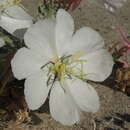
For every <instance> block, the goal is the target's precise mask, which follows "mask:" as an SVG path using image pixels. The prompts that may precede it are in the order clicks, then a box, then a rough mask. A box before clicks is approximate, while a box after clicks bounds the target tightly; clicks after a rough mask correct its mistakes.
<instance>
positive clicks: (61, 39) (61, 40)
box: [56, 9, 74, 52]
mask: <svg viewBox="0 0 130 130" xmlns="http://www.w3.org/2000/svg"><path fill="white" fill-rule="evenodd" d="M73 32H74V21H73V18H72V17H71V15H70V14H69V13H67V12H66V11H65V10H63V9H59V10H58V12H57V15H56V44H57V47H58V51H60V50H61V49H62V48H64V47H63V46H64V44H66V42H68V40H69V39H70V38H71V37H72V34H73ZM61 52H62V51H61Z"/></svg>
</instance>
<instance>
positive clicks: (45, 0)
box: [38, 0, 81, 18]
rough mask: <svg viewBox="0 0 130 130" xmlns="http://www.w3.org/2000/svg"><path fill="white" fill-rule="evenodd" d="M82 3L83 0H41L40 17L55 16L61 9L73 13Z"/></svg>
mask: <svg viewBox="0 0 130 130" xmlns="http://www.w3.org/2000/svg"><path fill="white" fill-rule="evenodd" d="M80 2H81V0H41V2H40V3H39V6H38V17H39V18H48V17H51V16H55V15H56V12H57V11H58V9H59V8H63V9H65V10H69V11H73V10H74V9H76V8H77V7H78V6H79V4H80Z"/></svg>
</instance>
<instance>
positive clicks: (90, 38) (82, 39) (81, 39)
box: [61, 27, 104, 54]
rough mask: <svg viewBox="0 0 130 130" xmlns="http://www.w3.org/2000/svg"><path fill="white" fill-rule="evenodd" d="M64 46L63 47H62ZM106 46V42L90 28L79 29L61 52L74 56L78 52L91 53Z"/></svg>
mask: <svg viewBox="0 0 130 130" xmlns="http://www.w3.org/2000/svg"><path fill="white" fill-rule="evenodd" d="M62 46H63V45H62ZM103 46H104V40H103V38H102V37H101V36H100V34H99V33H98V32H96V31H95V30H93V29H92V28H89V27H83V28H81V29H79V30H78V31H77V32H76V33H75V34H74V36H73V37H72V40H71V41H70V42H66V43H65V44H64V47H62V48H61V52H62V53H64V54H66V53H67V54H73V53H75V52H78V51H83V52H85V53H89V52H92V51H95V50H97V49H101V48H102V47H103Z"/></svg>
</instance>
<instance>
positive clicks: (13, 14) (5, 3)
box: [0, 0, 32, 34]
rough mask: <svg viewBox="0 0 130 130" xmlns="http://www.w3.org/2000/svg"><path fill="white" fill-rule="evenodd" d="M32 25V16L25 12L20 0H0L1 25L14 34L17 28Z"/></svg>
mask: <svg viewBox="0 0 130 130" xmlns="http://www.w3.org/2000/svg"><path fill="white" fill-rule="evenodd" d="M30 25H32V17H31V16H30V15H29V14H28V13H26V12H25V10H24V9H23V8H22V5H21V4H20V0H0V26H1V27H2V28H4V29H5V30H6V31H8V32H9V33H11V34H13V33H14V32H15V31H16V30H17V29H23V28H28V27H29V26H30Z"/></svg>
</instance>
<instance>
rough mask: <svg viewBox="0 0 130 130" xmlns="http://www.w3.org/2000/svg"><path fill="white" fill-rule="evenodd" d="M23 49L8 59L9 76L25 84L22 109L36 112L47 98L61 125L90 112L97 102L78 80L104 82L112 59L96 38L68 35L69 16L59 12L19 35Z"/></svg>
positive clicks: (88, 33) (90, 33) (86, 33)
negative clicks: (54, 16) (21, 36)
mask: <svg viewBox="0 0 130 130" xmlns="http://www.w3.org/2000/svg"><path fill="white" fill-rule="evenodd" d="M24 40H25V44H26V46H27V47H28V48H25V47H24V48H21V49H20V50H18V51H17V53H16V55H15V56H14V58H13V59H12V62H11V65H12V71H13V73H14V76H15V77H16V78H17V79H19V80H21V79H24V78H25V79H26V80H25V90H24V93H25V99H26V102H27V104H28V107H29V108H30V109H32V110H35V109H38V108H39V107H40V106H41V105H42V104H43V103H44V102H45V100H46V98H47V96H48V94H49V95H50V99H49V105H50V112H51V115H52V117H53V118H54V119H55V120H57V121H59V122H61V123H62V124H64V125H72V124H74V123H76V122H78V121H79V120H80V112H81V110H82V111H86V112H96V111H97V110H98V109H99V97H98V95H97V93H96V91H95V90H94V88H93V87H91V85H90V84H88V83H86V82H85V81H84V79H88V80H93V81H103V80H105V79H106V78H107V77H108V76H109V75H110V73H111V71H112V66H113V60H112V56H111V55H110V54H109V53H108V52H107V51H106V50H105V49H103V46H104V41H103V39H102V37H101V36H100V35H99V34H98V33H97V32H96V31H94V30H92V29H91V28H89V27H83V28H81V29H79V30H78V31H77V32H76V33H75V34H74V22H73V19H72V17H71V16H70V15H69V14H68V13H67V12H66V11H65V10H63V9H60V10H59V11H58V12H57V15H56V21H53V20H52V19H45V20H40V21H38V22H37V23H36V24H34V25H33V26H31V27H30V28H29V29H28V30H27V32H26V33H25V36H24Z"/></svg>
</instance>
